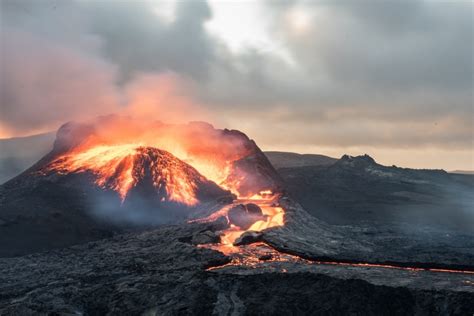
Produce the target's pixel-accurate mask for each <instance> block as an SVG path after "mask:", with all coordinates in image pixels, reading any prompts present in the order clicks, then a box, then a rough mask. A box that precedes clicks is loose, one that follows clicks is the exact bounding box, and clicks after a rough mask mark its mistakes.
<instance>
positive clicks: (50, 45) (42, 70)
mask: <svg viewBox="0 0 474 316" xmlns="http://www.w3.org/2000/svg"><path fill="white" fill-rule="evenodd" d="M1 3H2V26H6V27H8V29H7V28H5V27H2V29H3V30H2V32H1V35H2V47H3V48H2V55H4V57H2V63H4V64H6V65H7V67H4V69H6V70H7V71H8V76H7V75H6V74H7V72H6V71H5V70H4V69H2V82H3V83H2V84H1V87H2V119H3V123H7V124H9V125H15V126H16V128H17V129H18V130H21V129H26V128H27V127H28V126H35V127H41V126H46V125H47V124H48V122H51V121H60V120H62V119H65V118H66V117H67V116H68V115H69V114H70V115H69V116H75V115H78V113H79V112H80V111H79V110H75V109H77V108H80V107H83V106H84V105H81V102H82V104H84V100H83V99H84V98H82V100H81V98H80V95H81V93H82V92H83V91H88V92H91V94H87V101H88V102H87V104H91V107H90V108H89V109H84V112H89V111H91V112H94V111H93V110H97V109H100V110H104V111H105V110H107V109H109V107H108V106H103V105H100V104H104V103H107V102H112V103H113V102H114V100H117V99H120V93H121V91H122V90H123V89H124V86H126V85H127V84H128V83H129V82H130V81H133V80H134V79H135V77H136V76H137V75H138V74H142V73H163V72H169V71H171V72H175V73H177V74H178V75H179V76H180V77H182V78H184V79H183V80H187V81H189V82H190V83H191V84H192V85H193V87H194V89H192V91H183V94H189V96H190V97H193V98H195V99H196V100H197V101H198V103H200V104H204V105H205V106H206V107H207V110H209V111H211V112H215V113H217V114H219V116H220V118H221V119H220V122H219V123H221V124H231V125H232V124H235V125H233V126H230V127H235V128H240V126H239V124H253V125H252V126H257V125H258V126H260V125H262V124H263V125H266V126H268V127H267V130H272V133H274V134H275V135H281V137H283V138H285V139H286V138H288V136H285V135H291V136H292V139H293V140H292V142H295V141H298V142H301V143H302V144H323V143H324V144H329V143H328V142H332V144H333V145H335V146H347V145H349V144H364V143H365V144H366V145H378V146H381V145H384V146H394V147H399V146H403V144H405V145H409V146H417V145H419V144H433V145H436V146H439V147H449V146H453V144H455V146H457V147H459V146H466V147H467V146H471V144H472V132H473V125H472V120H470V119H467V118H471V117H472V114H473V109H472V103H473V95H472V86H473V78H472V76H473V61H472V55H473V43H472V41H473V40H472V38H473V21H472V3H467V2H456V3H448V2H437V1H419V0H404V1H376V0H363V1H349V0H346V1H328V0H321V1H316V0H312V1H266V9H267V10H266V13H265V14H266V18H267V19H269V20H271V21H273V23H272V24H271V29H269V32H270V34H271V35H272V36H273V37H274V39H275V41H278V42H279V43H280V44H281V46H282V47H283V49H285V50H286V51H287V52H288V53H289V54H290V55H291V56H292V57H293V59H294V61H295V65H290V64H288V63H287V62H285V61H284V60H282V59H281V58H280V57H279V56H278V55H275V54H272V53H271V52H268V51H267V52H262V51H259V50H256V49H246V50H242V51H239V52H232V51H230V50H228V49H227V47H226V46H225V43H223V42H222V41H221V40H220V39H218V38H215V37H213V36H212V35H211V34H209V33H208V32H207V31H206V29H205V26H204V25H205V23H206V21H208V20H209V19H210V18H211V17H212V12H211V10H210V7H209V6H208V4H207V3H206V2H204V1H178V2H177V4H178V5H177V8H176V12H175V13H176V18H175V19H174V20H173V21H171V22H166V21H163V20H161V19H160V18H159V17H158V16H157V15H156V14H154V12H153V9H152V7H151V6H150V4H151V2H150V1H139V2H137V1H113V2H112V1H67V2H66V1H54V0H51V1H31V0H30V1H26V0H21V1H2V2H1ZM242 5H245V4H242ZM295 6H301V7H302V8H303V10H304V12H305V13H307V14H310V15H313V16H314V18H313V19H312V20H311V24H310V25H309V27H308V29H307V30H306V31H305V32H303V33H301V34H294V33H292V32H291V30H290V28H289V27H288V23H287V21H286V20H285V14H286V13H287V12H288V10H290V9H291V8H293V7H295ZM69 22H70V23H69ZM6 30H14V32H11V33H10V31H8V32H7V31H6ZM15 32H17V33H15ZM18 32H19V33H21V34H24V35H22V36H20V37H18V41H24V42H25V44H24V45H25V48H26V49H27V51H28V52H27V53H25V52H22V53H21V54H20V55H19V56H21V55H22V54H23V55H24V56H26V54H27V56H26V57H24V58H25V59H28V60H29V65H30V67H31V69H34V74H35V75H34V76H35V77H37V78H38V80H40V79H39V78H41V80H42V81H43V84H42V85H36V84H33V83H31V82H28V81H26V74H27V73H28V70H26V69H25V68H24V67H23V66H22V64H23V62H22V61H21V60H18V57H14V56H17V55H18V54H17V52H16V51H15V49H16V48H15V47H16V46H10V45H5V43H6V41H11V36H15V35H14V34H18ZM28 38H34V39H35V41H37V42H38V43H41V44H39V45H38V46H34V45H32V44H31V43H29V44H27V42H28ZM8 46H10V47H8ZM58 51H59V52H68V54H63V55H61V56H63V57H62V58H58V57H57V56H58V54H59V53H58ZM66 55H67V56H72V57H71V58H73V60H74V61H75V62H69V61H68V60H67V58H66V57H65V56H66ZM40 64H43V65H47V66H44V67H39V66H37V65H40ZM74 65H75V66H74ZM77 65H80V66H77ZM2 68H3V67H2ZM30 72H31V71H30ZM21 74H23V75H21ZM25 82H26V85H25ZM78 82H83V84H82V85H81V84H79V83H78ZM53 87H54V88H53ZM33 88H34V89H33ZM51 91H56V92H57V93H56V92H54V93H51ZM59 92H60V93H59ZM58 93H59V95H60V96H58ZM37 96H39V97H37ZM66 96H69V98H67V97H66ZM105 99H107V100H109V101H107V102H102V101H100V100H105ZM78 100H81V102H79V101H78ZM32 104H34V105H32ZM39 104H42V105H41V106H40V108H41V109H43V110H44V109H48V110H49V111H51V112H53V113H52V114H48V115H44V117H37V116H38V115H37V113H38V112H37V111H36V110H34V111H31V109H32V108H33V107H37V108H38V105H39ZM66 104H67V105H66ZM71 105H72V106H71ZM92 109H93V110H92ZM35 111H36V112H35ZM61 113H62V114H61ZM251 115H254V116H257V117H258V122H257V121H256V120H255V119H253V118H250V117H249V116H251ZM0 120H1V119H0ZM351 120H352V122H351ZM359 121H364V122H365V121H368V122H369V123H370V124H369V123H367V124H358V123H357V122H359ZM353 122H356V123H353ZM453 122H455V123H453ZM433 124H440V125H438V126H437V127H433ZM315 126H319V127H317V128H316V127H315ZM374 126H375V127H374ZM377 126H378V127H377ZM397 126H398V127H399V128H403V131H400V132H397ZM377 129H379V130H377ZM250 130H256V128H253V127H252V128H250ZM277 130H279V131H281V130H284V134H285V135H283V134H282V133H283V132H278V131H277ZM273 131H274V132H273ZM426 131H429V132H426ZM275 137H276V136H275ZM270 138H271V137H267V138H266V139H268V141H269V142H279V141H278V139H276V138H272V139H270Z"/></svg>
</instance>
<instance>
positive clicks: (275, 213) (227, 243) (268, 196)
mask: <svg viewBox="0 0 474 316" xmlns="http://www.w3.org/2000/svg"><path fill="white" fill-rule="evenodd" d="M278 198H279V197H278V196H277V195H272V193H271V192H270V191H262V192H260V194H255V195H253V196H251V197H249V198H246V199H239V200H237V201H236V203H235V204H239V203H246V202H247V203H250V202H251V203H255V204H257V205H258V206H259V207H260V208H261V209H262V212H263V214H264V215H267V218H266V220H260V221H256V222H255V223H253V224H252V225H251V226H250V228H248V229H246V230H243V229H241V228H239V227H237V226H235V225H232V224H231V225H230V227H229V228H228V229H225V230H223V231H222V232H221V242H220V244H205V245H200V247H204V248H208V249H213V250H217V251H220V252H222V253H224V254H225V255H229V256H230V257H231V261H230V262H229V263H226V264H224V265H220V266H215V267H210V268H208V269H207V270H208V271H212V270H218V269H222V268H225V267H232V266H244V267H248V268H257V267H259V266H260V265H262V264H268V263H272V262H283V263H284V262H287V263H298V264H306V265H333V266H345V267H358V268H383V269H398V270H404V271H411V272H420V271H429V272H441V273H460V274H474V271H470V270H454V269H441V268H419V267H407V266H403V265H395V264H376V263H366V262H339V261H318V260H308V259H304V258H301V257H298V256H295V255H291V254H288V253H283V252H279V251H278V250H276V249H274V248H272V247H271V246H270V245H268V244H266V243H265V242H254V243H251V244H248V245H242V246H235V245H234V242H235V241H236V239H237V238H239V237H240V236H241V235H242V234H243V233H245V232H247V231H256V232H260V231H262V230H264V229H267V228H271V227H277V226H282V225H284V213H285V212H284V209H283V208H281V207H279V206H275V205H276V202H277V200H278ZM235 204H233V205H230V206H227V207H225V208H223V209H221V210H219V211H218V212H216V213H213V214H212V215H211V216H209V217H207V218H204V219H201V220H197V221H201V222H211V221H215V220H216V219H218V218H219V217H222V216H224V217H226V218H227V221H228V222H229V218H228V211H229V209H231V208H232V207H233V206H235ZM262 267H263V266H262ZM282 272H287V271H286V270H285V269H283V270H282Z"/></svg>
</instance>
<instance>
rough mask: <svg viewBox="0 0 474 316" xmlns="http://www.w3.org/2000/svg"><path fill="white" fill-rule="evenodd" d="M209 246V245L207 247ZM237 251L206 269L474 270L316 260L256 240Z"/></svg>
mask: <svg viewBox="0 0 474 316" xmlns="http://www.w3.org/2000/svg"><path fill="white" fill-rule="evenodd" d="M207 248H209V247H207ZM211 249H214V250H219V248H218V247H211ZM239 250H240V251H239V252H234V253H232V256H231V257H232V260H231V262H229V263H226V264H224V265H220V266H215V267H210V268H208V269H207V270H208V271H213V270H219V269H222V268H225V267H231V266H244V267H247V268H258V267H263V265H264V264H268V263H272V262H286V263H297V264H305V265H332V266H342V267H357V268H382V269H396V270H403V271H410V272H422V271H429V272H438V273H457V274H474V271H470V270H455V269H438V268H417V267H405V266H401V265H400V266H397V265H393V264H375V263H364V262H359V263H357V262H356V263H350V262H338V261H317V260H308V259H303V258H301V257H298V256H295V255H291V254H287V253H282V252H279V251H277V250H275V249H273V248H272V247H270V246H269V245H268V244H266V243H264V242H257V243H253V244H250V245H246V246H241V247H239ZM281 272H288V271H287V269H282V271H281Z"/></svg>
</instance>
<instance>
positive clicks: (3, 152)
mask: <svg viewBox="0 0 474 316" xmlns="http://www.w3.org/2000/svg"><path fill="white" fill-rule="evenodd" d="M55 134H56V133H55V132H49V133H43V134H38V135H32V136H26V137H13V138H3V139H0V184H2V183H4V182H5V181H7V180H9V179H11V178H13V177H14V176H16V175H18V174H19V173H21V172H22V171H24V170H25V169H27V168H28V167H31V165H32V164H33V163H35V162H36V161H37V160H38V159H39V158H41V157H42V156H44V155H45V154H46V153H47V152H48V151H50V150H51V148H52V147H53V142H54V137H55Z"/></svg>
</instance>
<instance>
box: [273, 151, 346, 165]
mask: <svg viewBox="0 0 474 316" xmlns="http://www.w3.org/2000/svg"><path fill="white" fill-rule="evenodd" d="M264 154H265V156H267V158H268V160H270V162H271V163H272V165H273V166H274V167H275V168H277V169H278V168H294V167H309V166H329V165H332V164H333V163H335V162H336V161H338V159H336V158H332V157H329V156H324V155H317V154H298V153H292V152H284V151H265V152H264Z"/></svg>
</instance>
